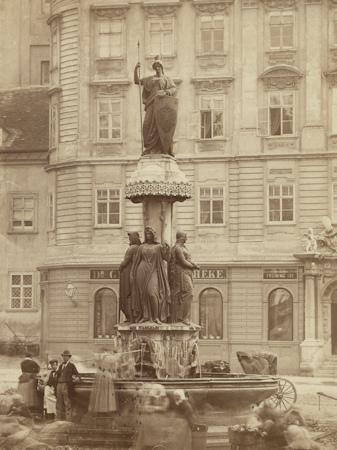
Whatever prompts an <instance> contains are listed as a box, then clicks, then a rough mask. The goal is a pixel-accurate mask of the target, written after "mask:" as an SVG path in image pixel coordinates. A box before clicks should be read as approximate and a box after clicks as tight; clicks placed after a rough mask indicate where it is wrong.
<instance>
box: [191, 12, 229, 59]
mask: <svg viewBox="0 0 337 450" xmlns="http://www.w3.org/2000/svg"><path fill="white" fill-rule="evenodd" d="M219 17H221V18H222V20H223V41H222V44H223V49H222V51H217V50H214V31H215V30H216V28H214V20H215V19H217V18H219ZM205 18H210V19H211V21H212V24H213V26H212V27H211V28H210V29H211V34H212V39H211V42H212V48H211V50H210V51H209V52H204V51H203V49H202V32H203V29H202V23H203V21H204V20H205ZM226 45H227V20H226V15H224V14H207V15H206V14H205V15H201V16H200V17H199V36H198V48H199V55H200V56H207V55H224V54H226V53H227V48H226Z"/></svg>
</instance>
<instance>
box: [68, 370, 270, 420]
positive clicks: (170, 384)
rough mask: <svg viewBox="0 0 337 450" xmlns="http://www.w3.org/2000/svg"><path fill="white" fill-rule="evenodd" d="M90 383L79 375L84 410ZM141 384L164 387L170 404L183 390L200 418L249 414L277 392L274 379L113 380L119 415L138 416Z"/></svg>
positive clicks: (87, 377)
mask: <svg viewBox="0 0 337 450" xmlns="http://www.w3.org/2000/svg"><path fill="white" fill-rule="evenodd" d="M93 381H94V374H88V373H87V374H81V381H80V382H79V383H77V384H76V387H75V392H76V394H77V397H79V398H80V399H81V403H82V405H83V406H85V405H86V404H88V402H89V398H90V393H91V390H92V386H93ZM144 383H159V384H161V385H163V386H164V387H165V390H166V393H167V395H168V397H169V398H170V400H172V398H173V392H174V391H175V390H176V389H184V390H186V391H187V392H188V394H189V397H190V402H191V404H192V406H193V408H194V410H195V411H196V412H198V413H201V414H204V413H208V412H212V411H213V412H217V411H227V412H228V411H231V412H233V411H244V410H248V409H251V406H252V405H254V404H256V403H261V402H262V401H263V400H265V399H267V398H268V397H270V396H271V395H273V394H275V393H276V392H277V391H278V377H276V376H268V375H246V374H241V373H237V374H235V373H231V374H221V377H218V376H217V377H210V378H179V379H175V378H167V379H162V380H158V379H149V378H143V379H136V380H116V382H115V393H116V396H117V402H118V405H119V408H120V410H121V411H123V410H125V411H127V412H128V414H132V413H133V412H135V413H136V412H137V405H138V399H139V397H140V395H139V393H140V390H141V388H142V386H143V384H144Z"/></svg>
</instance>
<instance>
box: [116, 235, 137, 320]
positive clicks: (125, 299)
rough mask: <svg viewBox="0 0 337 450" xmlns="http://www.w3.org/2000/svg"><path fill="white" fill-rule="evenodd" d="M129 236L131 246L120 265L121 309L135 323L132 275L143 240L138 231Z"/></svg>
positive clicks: (127, 318)
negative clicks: (132, 303) (134, 262)
mask: <svg viewBox="0 0 337 450" xmlns="http://www.w3.org/2000/svg"><path fill="white" fill-rule="evenodd" d="M128 236H129V243H130V246H129V248H128V249H127V251H126V253H125V256H124V260H123V261H122V262H121V265H120V266H119V270H120V280H119V309H120V310H121V311H122V312H123V313H124V315H125V317H126V321H127V322H130V323H133V322H134V319H133V316H132V308H131V294H132V286H131V279H130V276H131V267H132V263H133V260H134V257H135V255H136V253H137V250H138V247H139V246H140V244H141V242H140V239H139V234H138V233H137V231H134V232H132V233H128Z"/></svg>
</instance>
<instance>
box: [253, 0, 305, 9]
mask: <svg viewBox="0 0 337 450" xmlns="http://www.w3.org/2000/svg"><path fill="white" fill-rule="evenodd" d="M261 1H262V3H264V6H266V7H267V8H273V9H284V8H290V7H292V6H295V5H296V3H297V0H261Z"/></svg>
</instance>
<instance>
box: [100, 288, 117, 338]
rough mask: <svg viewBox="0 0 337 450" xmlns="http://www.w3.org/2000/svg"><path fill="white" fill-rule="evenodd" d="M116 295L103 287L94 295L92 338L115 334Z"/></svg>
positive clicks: (108, 336)
mask: <svg viewBox="0 0 337 450" xmlns="http://www.w3.org/2000/svg"><path fill="white" fill-rule="evenodd" d="M117 311H118V308H117V296H116V294H115V293H114V291H112V290H111V289H107V288H103V289H100V290H99V291H98V292H96V295H95V324H94V338H96V339H97V338H110V337H111V336H114V335H116V334H117V331H116V330H115V328H114V326H115V325H117V322H118V316H117Z"/></svg>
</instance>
